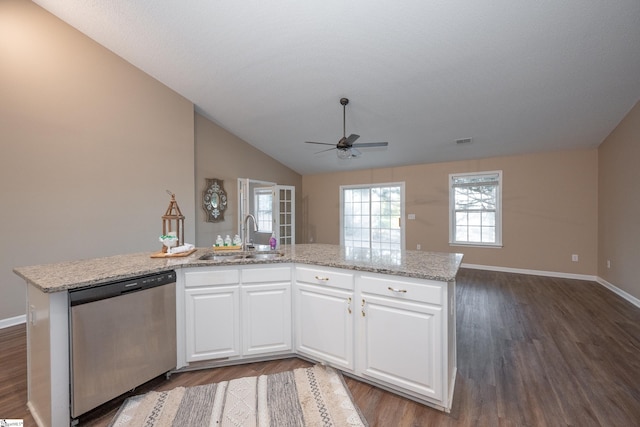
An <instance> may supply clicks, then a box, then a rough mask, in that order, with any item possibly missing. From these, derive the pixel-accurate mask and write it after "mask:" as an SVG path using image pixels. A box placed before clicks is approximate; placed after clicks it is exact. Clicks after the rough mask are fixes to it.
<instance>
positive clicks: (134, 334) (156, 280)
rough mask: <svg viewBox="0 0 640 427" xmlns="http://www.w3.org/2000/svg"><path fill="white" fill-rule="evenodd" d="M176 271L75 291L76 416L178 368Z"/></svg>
mask: <svg viewBox="0 0 640 427" xmlns="http://www.w3.org/2000/svg"><path fill="white" fill-rule="evenodd" d="M175 281H176V274H175V272H173V271H170V272H164V273H159V274H155V275H151V276H145V277H136V278H133V279H128V280H125V281H121V282H114V283H108V284H105V285H101V286H95V287H91V288H85V289H78V290H71V291H69V303H70V319H69V324H70V329H71V331H70V335H69V336H70V337H71V340H70V346H71V348H70V353H69V354H70V356H71V357H70V365H71V366H70V372H71V416H72V418H77V417H79V416H80V415H82V414H84V413H86V412H87V411H89V410H91V409H93V408H96V407H97V406H100V405H101V404H103V403H105V402H107V401H109V400H111V399H113V398H115V397H117V396H119V395H121V394H123V393H125V392H127V391H129V390H132V389H133V388H135V387H137V386H139V385H141V384H143V383H145V382H147V381H149V380H151V379H153V378H155V377H157V376H159V375H162V374H164V373H166V372H168V371H170V370H172V369H174V368H175V367H176V284H175Z"/></svg>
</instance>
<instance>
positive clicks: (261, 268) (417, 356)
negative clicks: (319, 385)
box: [178, 264, 456, 411]
mask: <svg viewBox="0 0 640 427" xmlns="http://www.w3.org/2000/svg"><path fill="white" fill-rule="evenodd" d="M180 277H181V276H178V285H180V283H181V279H180ZM182 282H183V284H184V292H182V293H181V294H182V295H184V301H183V302H180V301H179V302H178V304H180V303H182V304H183V305H184V307H185V309H184V316H183V317H181V318H182V319H184V329H183V330H185V331H186V333H185V334H184V337H185V338H184V340H183V341H182V342H183V347H182V348H184V349H186V350H185V352H186V354H184V355H183V356H182V357H183V359H180V354H179V355H178V356H179V360H184V363H182V364H180V363H179V367H184V366H186V365H187V364H188V363H189V362H196V361H204V360H210V361H212V363H213V365H217V364H232V363H243V361H254V360H261V359H262V360H263V359H265V358H274V357H280V356H289V355H291V354H299V355H300V356H303V357H305V358H308V359H311V360H315V361H317V362H320V363H327V364H328V365H330V366H333V367H335V368H338V369H341V370H343V371H345V372H349V373H351V374H352V375H354V376H356V377H357V378H360V379H362V380H363V381H366V382H369V383H371V384H374V385H377V386H380V387H383V388H385V389H388V390H391V391H394V392H397V393H400V394H402V395H404V396H407V397H409V398H412V399H415V400H417V401H419V402H422V403H425V404H428V405H430V406H434V407H436V408H439V409H442V410H445V411H449V410H450V408H451V399H452V397H453V386H454V383H455V376H456V335H455V327H456V326H455V282H454V281H451V282H439V281H433V280H424V279H414V278H409V277H400V276H393V275H390V274H379V273H369V272H362V271H355V270H353V271H352V270H346V269H339V268H330V267H324V266H316V265H308V264H294V265H292V264H270V265H269V264H259V265H239V266H236V267H235V268H232V267H227V266H219V267H202V268H192V269H188V270H185V271H184V279H183V280H182ZM179 342H180V341H179Z"/></svg>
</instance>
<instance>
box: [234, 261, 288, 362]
mask: <svg viewBox="0 0 640 427" xmlns="http://www.w3.org/2000/svg"><path fill="white" fill-rule="evenodd" d="M241 289H242V294H241V301H242V331H243V332H242V355H243V356H257V355H263V354H267V353H277V352H290V351H291V349H292V345H291V341H292V332H291V313H292V309H291V267H289V266H287V267H262V268H248V267H247V268H245V269H243V270H242V285H241Z"/></svg>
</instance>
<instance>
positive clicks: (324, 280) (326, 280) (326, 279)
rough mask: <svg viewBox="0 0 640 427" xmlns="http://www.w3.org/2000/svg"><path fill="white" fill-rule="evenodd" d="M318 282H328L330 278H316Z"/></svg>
mask: <svg viewBox="0 0 640 427" xmlns="http://www.w3.org/2000/svg"><path fill="white" fill-rule="evenodd" d="M316 280H322V281H323V282H328V281H329V278H328V277H323V276H316Z"/></svg>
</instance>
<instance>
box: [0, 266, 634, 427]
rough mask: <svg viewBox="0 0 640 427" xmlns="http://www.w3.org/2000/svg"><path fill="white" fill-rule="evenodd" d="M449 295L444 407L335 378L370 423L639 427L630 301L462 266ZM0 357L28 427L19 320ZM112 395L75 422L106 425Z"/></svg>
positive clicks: (239, 369) (224, 371) (217, 377)
mask: <svg viewBox="0 0 640 427" xmlns="http://www.w3.org/2000/svg"><path fill="white" fill-rule="evenodd" d="M456 295H457V310H458V311H457V332H458V378H457V381H456V388H455V394H454V400H453V408H452V411H451V413H450V414H445V413H442V412H440V411H437V410H435V409H431V408H428V407H426V406H423V405H420V404H417V403H415V402H412V401H410V400H407V399H404V398H401V397H398V396H395V395H393V394H391V393H388V392H385V391H382V390H380V389H378V388H375V387H372V386H369V385H367V384H364V383H362V382H359V381H356V380H354V379H351V378H346V382H347V385H348V386H349V389H350V390H351V393H352V394H353V397H354V400H355V402H356V404H357V405H358V406H359V407H360V409H361V410H362V412H363V414H364V415H365V417H366V418H367V420H368V421H369V423H370V425H371V426H372V427H374V426H381V427H382V426H384V427H386V426H392V427H401V426H402V427H413V426H415V427H417V426H421V427H422V426H580V427H583V426H616V427H625V426H629V427H631V426H638V425H640V309H638V308H637V307H635V306H633V305H632V304H630V303H629V302H627V301H625V300H623V299H622V298H620V297H618V296H617V295H615V294H614V293H612V292H610V291H609V290H607V289H605V288H603V287H602V286H600V285H598V284H597V283H591V282H585V281H579V280H569V279H556V278H548V277H538V276H527V275H521V274H512V273H498V272H489V271H481V270H469V269H463V270H461V271H460V273H459V276H458V283H457V294H456ZM0 355H1V357H0V419H2V418H23V419H24V420H25V424H24V425H25V426H27V427H29V426H33V425H35V424H34V422H33V419H32V418H31V416H30V414H29V412H28V410H27V408H26V400H27V390H26V343H25V327H24V325H20V326H14V327H11V328H6V329H3V330H0ZM303 366H309V363H308V362H306V361H303V360H301V359H298V358H292V359H285V360H280V361H272V362H261V363H254V364H250V365H245V366H232V367H225V368H218V369H211V370H206V371H194V372H185V373H181V374H175V375H173V376H172V377H171V378H170V380H168V381H167V380H165V379H164V377H161V378H157V379H155V380H153V381H151V382H149V383H147V384H145V385H143V386H141V387H139V388H138V389H136V390H135V391H134V393H133V394H140V393H144V392H146V391H148V390H168V389H171V388H173V387H177V386H181V385H182V386H192V385H197V384H206V383H211V382H217V381H222V380H227V379H232V378H239V377H243V376H253V375H260V374H269V373H274V372H280V371H285V370H290V369H295V368H298V367H303ZM122 400H123V399H116V400H115V401H112V402H109V403H108V404H106V405H105V406H104V407H101V408H100V409H99V410H97V411H94V412H93V413H91V414H89V415H88V416H87V417H84V418H83V419H81V425H87V426H106V425H107V424H108V423H109V421H110V420H111V418H112V417H113V416H114V415H115V413H116V411H117V408H118V407H119V406H120V404H121V402H122Z"/></svg>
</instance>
